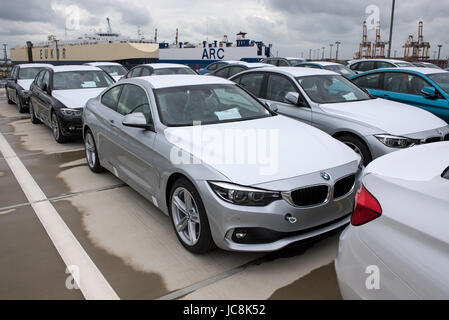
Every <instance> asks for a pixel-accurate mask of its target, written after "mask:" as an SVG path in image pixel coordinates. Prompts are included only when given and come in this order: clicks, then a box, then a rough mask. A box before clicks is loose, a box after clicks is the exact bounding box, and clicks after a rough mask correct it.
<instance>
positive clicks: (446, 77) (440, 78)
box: [428, 72, 449, 94]
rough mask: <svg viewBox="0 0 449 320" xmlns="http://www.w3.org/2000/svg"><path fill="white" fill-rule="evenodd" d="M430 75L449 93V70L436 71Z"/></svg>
mask: <svg viewBox="0 0 449 320" xmlns="http://www.w3.org/2000/svg"><path fill="white" fill-rule="evenodd" d="M428 77H429V78H430V79H431V80H432V81H434V82H435V83H436V84H437V85H438V86H439V87H440V88H441V89H443V90H444V92H446V93H448V94H449V72H444V73H435V74H431V75H429V76H428Z"/></svg>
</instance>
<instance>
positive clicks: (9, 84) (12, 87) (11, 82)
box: [6, 66, 19, 103]
mask: <svg viewBox="0 0 449 320" xmlns="http://www.w3.org/2000/svg"><path fill="white" fill-rule="evenodd" d="M18 74H19V67H18V66H15V67H14V68H12V70H11V74H10V77H9V78H8V80H7V81H6V90H7V91H8V92H7V93H8V97H9V99H10V100H12V101H14V102H15V103H17V101H16V85H17V78H18Z"/></svg>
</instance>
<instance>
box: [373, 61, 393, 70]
mask: <svg viewBox="0 0 449 320" xmlns="http://www.w3.org/2000/svg"><path fill="white" fill-rule="evenodd" d="M382 68H394V65H393V64H392V63H389V62H385V61H377V62H376V69H382Z"/></svg>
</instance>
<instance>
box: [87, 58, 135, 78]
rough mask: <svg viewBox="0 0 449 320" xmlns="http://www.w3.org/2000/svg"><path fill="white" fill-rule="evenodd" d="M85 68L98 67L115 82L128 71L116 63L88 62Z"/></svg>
mask: <svg viewBox="0 0 449 320" xmlns="http://www.w3.org/2000/svg"><path fill="white" fill-rule="evenodd" d="M85 65H86V66H92V67H98V68H100V69H101V70H103V71H105V72H106V73H107V74H109V75H110V76H111V77H112V78H114V80H115V81H119V80H120V79H121V78H122V77H123V76H124V75H125V74H126V73H127V72H128V70H127V69H126V68H125V67H124V66H122V65H121V64H120V63H117V62H88V63H85Z"/></svg>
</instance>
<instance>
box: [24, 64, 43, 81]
mask: <svg viewBox="0 0 449 320" xmlns="http://www.w3.org/2000/svg"><path fill="white" fill-rule="evenodd" d="M41 70H42V67H40V68H20V70H19V79H34V78H35V77H36V75H37V74H38V72H39V71H41Z"/></svg>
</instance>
